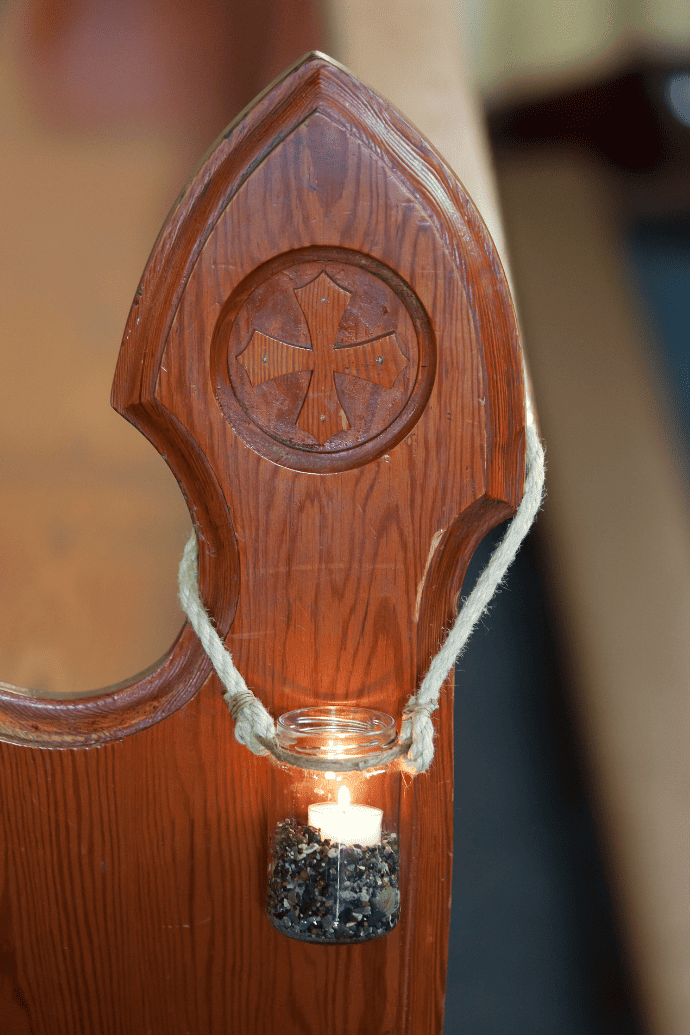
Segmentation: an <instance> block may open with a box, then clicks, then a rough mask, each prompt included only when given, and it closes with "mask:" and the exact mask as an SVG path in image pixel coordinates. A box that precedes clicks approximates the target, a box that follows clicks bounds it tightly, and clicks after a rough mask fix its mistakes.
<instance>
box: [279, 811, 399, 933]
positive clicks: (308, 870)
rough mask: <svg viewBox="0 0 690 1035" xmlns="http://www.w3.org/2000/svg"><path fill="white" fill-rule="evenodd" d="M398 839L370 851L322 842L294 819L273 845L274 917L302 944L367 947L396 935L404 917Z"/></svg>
mask: <svg viewBox="0 0 690 1035" xmlns="http://www.w3.org/2000/svg"><path fill="white" fill-rule="evenodd" d="M398 860H399V853H398V835H397V834H390V833H385V832H384V833H383V834H382V836H381V844H380V845H374V846H372V847H370V848H363V847H362V846H361V845H352V846H350V845H341V844H338V843H336V842H332V841H329V840H328V839H327V838H322V837H321V834H320V833H319V831H318V830H317V829H316V828H315V827H310V826H307V825H302V824H299V823H296V822H295V821H294V820H291V819H288V820H285V822H284V823H279V824H278V826H277V827H276V831H275V834H274V836H273V840H272V843H271V858H270V863H269V870H268V917H269V920H270V921H271V923H272V924H273V926H274V927H276V928H277V929H278V930H279V931H281V932H282V933H283V934H287V935H288V936H289V937H290V938H298V939H300V940H301V941H309V942H327V943H330V944H338V943H345V942H357V941H367V940H369V939H370V938H378V937H379V936H380V935H382V934H386V933H387V932H388V931H390V930H392V929H393V928H394V927H395V925H396V924H397V922H398V918H399V916H400V892H399V889H398Z"/></svg>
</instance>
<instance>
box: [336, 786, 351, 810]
mask: <svg viewBox="0 0 690 1035" xmlns="http://www.w3.org/2000/svg"><path fill="white" fill-rule="evenodd" d="M351 801H352V796H351V795H350V788H349V787H348V786H347V785H346V784H343V785H342V787H339V788H338V805H340V808H341V809H346V808H347V806H348V805H349V804H350V802H351Z"/></svg>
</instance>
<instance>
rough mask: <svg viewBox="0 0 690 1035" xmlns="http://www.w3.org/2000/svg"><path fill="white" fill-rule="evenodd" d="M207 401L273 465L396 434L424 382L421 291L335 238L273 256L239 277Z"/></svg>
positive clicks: (307, 464)
mask: <svg viewBox="0 0 690 1035" xmlns="http://www.w3.org/2000/svg"><path fill="white" fill-rule="evenodd" d="M211 353H212V369H213V376H214V380H215V389H216V395H217V398H218V401H219V403H220V405H221V408H222V409H223V412H224V414H225V416H226V418H227V419H228V421H229V422H230V424H231V425H232V427H233V428H234V430H235V431H236V432H237V434H238V435H240V437H241V438H242V439H243V440H244V441H245V442H246V443H247V445H249V446H251V448H252V449H254V450H256V452H258V453H260V454H261V455H262V456H265V457H267V458H268V459H269V460H273V461H274V462H275V463H278V464H280V465H281V466H284V467H290V468H293V469H296V470H303V471H319V472H322V473H328V472H332V471H338V470H344V469H347V468H349V467H355V466H358V465H359V464H362V463H366V462H367V461H368V460H371V459H374V458H375V457H376V456H379V455H381V454H382V453H384V452H385V451H386V450H387V449H390V448H391V447H392V446H393V445H395V443H396V442H398V441H399V440H400V439H401V438H402V437H403V436H404V435H405V434H406V433H407V432H408V431H409V429H410V427H411V426H412V425H413V424H414V423H415V422H416V420H417V418H418V416H419V414H420V413H421V411H422V409H423V408H424V405H425V403H426V400H427V398H428V396H429V392H430V391H431V385H432V383H433V374H434V366H435V363H434V356H435V350H434V347H433V335H432V332H431V328H430V326H429V321H428V318H427V316H426V313H425V312H424V309H423V307H422V304H421V302H420V301H419V299H418V298H417V296H416V295H415V294H414V293H413V291H412V290H411V288H410V287H409V286H408V285H407V284H405V282H404V281H403V280H402V279H401V278H400V277H399V276H398V275H397V274H395V273H393V271H392V270H390V269H389V268H388V267H386V266H384V265H383V264H382V263H380V262H378V261H376V260H374V259H372V258H370V257H369V256H364V255H361V254H359V253H357V252H351V251H348V250H346V249H342V248H329V249H318V250H317V249H303V250H301V251H300V252H292V253H288V254H287V255H282V256H279V257H278V258H277V259H274V260H271V261H270V262H268V263H265V264H264V265H263V266H261V267H260V268H259V269H258V270H255V271H254V272H253V273H252V274H251V275H250V276H249V277H248V278H246V280H245V281H244V282H243V283H242V284H240V285H239V287H238V288H237V289H236V290H235V291H234V292H233V294H232V295H231V297H230V298H229V300H228V302H227V303H226V305H225V307H224V309H223V312H222V314H221V316H220V318H219V320H218V324H217V326H216V330H215V333H214V339H213V344H212V350H211Z"/></svg>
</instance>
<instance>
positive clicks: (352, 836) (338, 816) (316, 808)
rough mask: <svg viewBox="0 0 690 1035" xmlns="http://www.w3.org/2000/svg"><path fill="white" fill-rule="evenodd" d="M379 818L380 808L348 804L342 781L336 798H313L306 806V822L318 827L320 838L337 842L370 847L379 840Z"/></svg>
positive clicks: (380, 816) (346, 790)
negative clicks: (307, 812)
mask: <svg viewBox="0 0 690 1035" xmlns="http://www.w3.org/2000/svg"><path fill="white" fill-rule="evenodd" d="M382 819H383V809H375V808H372V806H370V805H352V804H351V801H350V791H349V789H348V788H347V787H346V786H345V784H343V786H342V787H340V788H339V790H338V801H337V802H335V801H326V802H317V803H316V804H314V805H310V806H309V826H310V827H316V828H317V830H320V831H321V836H322V837H323V838H328V839H329V840H330V841H337V842H338V844H341V845H361V846H362V848H371V847H372V846H373V845H379V844H381V821H382Z"/></svg>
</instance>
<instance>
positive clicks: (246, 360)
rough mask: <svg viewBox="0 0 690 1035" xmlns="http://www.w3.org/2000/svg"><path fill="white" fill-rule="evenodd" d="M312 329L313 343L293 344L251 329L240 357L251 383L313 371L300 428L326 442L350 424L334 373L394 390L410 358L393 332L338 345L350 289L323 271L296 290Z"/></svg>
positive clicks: (260, 382) (320, 443)
mask: <svg viewBox="0 0 690 1035" xmlns="http://www.w3.org/2000/svg"><path fill="white" fill-rule="evenodd" d="M295 295H296V296H297V301H298V302H299V304H300V307H301V309H302V312H303V313H304V317H305V319H306V321H307V327H308V328H309V337H310V341H311V344H310V346H307V347H305V346H303V345H292V344H290V343H289V342H285V341H281V340H280V339H279V338H272V337H271V336H270V335H268V334H263V333H262V332H261V331H253V332H252V336H251V338H250V339H249V343H248V344H247V347H246V349H244V351H243V352H242V353H241V355H240V356H239V357H238V359H239V362H240V363H241V364H242V366H243V367H244V369H245V370H246V371H247V374H248V375H249V379H250V381H251V383H252V386H253V387H254V388H256V387H257V386H258V385H261V384H264V383H265V382H266V381H272V380H273V379H274V378H276V377H282V376H284V375H285V374H297V373H307V372H310V374H311V376H310V378H309V385H308V388H307V391H306V394H305V396H304V400H303V403H302V408H301V410H300V413H299V417H298V419H297V426H298V427H300V428H302V429H303V430H304V431H307V432H309V434H310V435H313V436H314V438H315V439H316V440H317V442H318V443H319V445H323V444H324V443H325V442H327V441H328V439H329V438H331V437H332V436H333V435H336V434H337V433H338V432H339V431H345V430H347V429H348V428H349V427H350V422H349V420H348V417H347V415H346V413H345V411H344V410H343V407H342V405H341V401H340V397H339V395H338V385H337V379H336V377H335V375H336V374H348V375H349V376H350V377H359V378H362V379H363V380H365V381H370V382H372V383H373V384H375V385H381V386H383V387H384V388H391V387H392V386H393V384H394V383H395V379H396V378H397V376H398V374H399V373H400V372H401V371H402V370H404V369H405V367H406V366H407V363H408V360H407V358H406V357H405V356H404V355H403V353H402V352H401V350H400V346H399V345H398V342H397V339H396V336H395V334H383V335H380V336H379V337H373V338H368V339H366V340H365V341H358V342H354V343H352V344H344V345H336V344H335V341H336V336H337V333H338V327H339V326H340V321H341V320H342V318H343V315H344V313H345V310H346V309H347V307H348V305H349V303H350V298H351V297H352V294H351V292H349V291H345V290H343V288H341V287H339V286H338V285H337V284H336V283H335V281H333V280H331V278H330V277H329V276H328V274H326V273H325V272H323V271H322V272H321V273H320V274H319V276H318V277H316V278H315V279H314V280H312V281H311V282H310V283H309V284H305V285H304V287H301V288H295Z"/></svg>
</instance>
